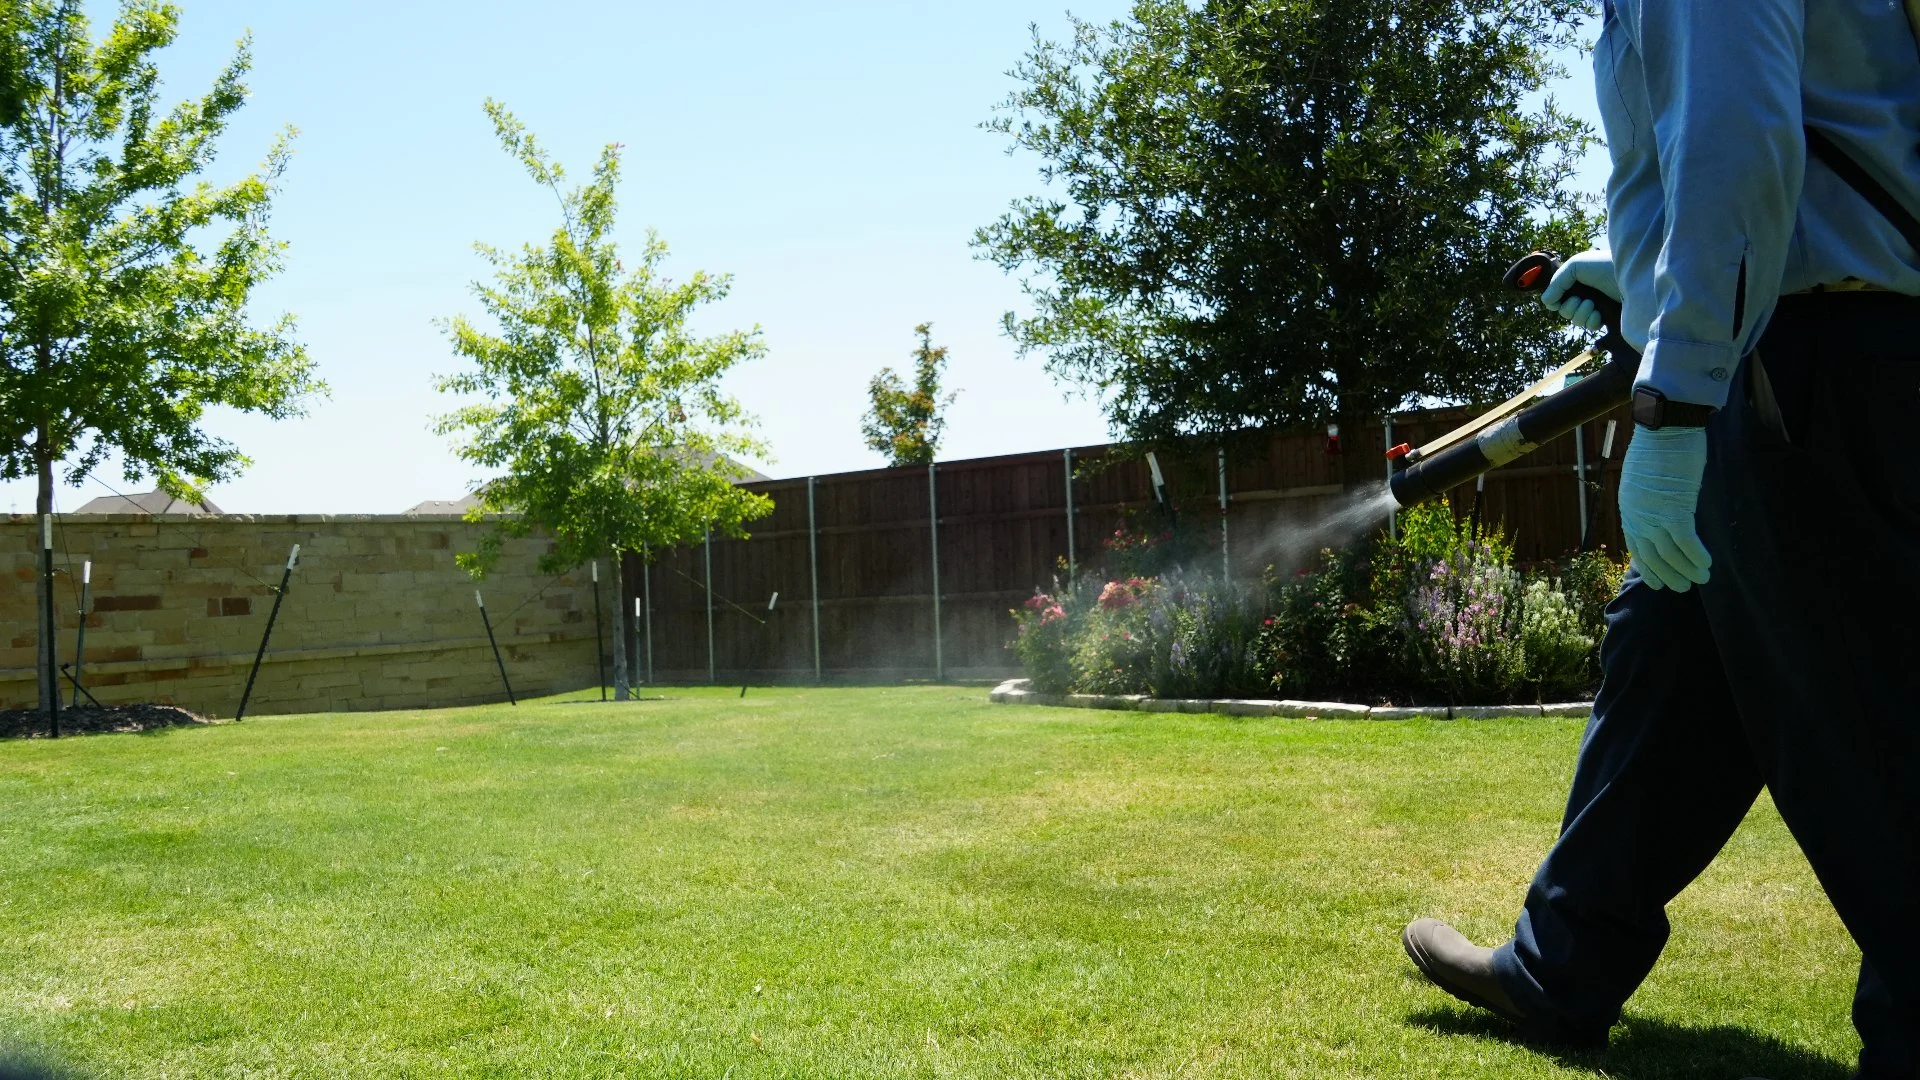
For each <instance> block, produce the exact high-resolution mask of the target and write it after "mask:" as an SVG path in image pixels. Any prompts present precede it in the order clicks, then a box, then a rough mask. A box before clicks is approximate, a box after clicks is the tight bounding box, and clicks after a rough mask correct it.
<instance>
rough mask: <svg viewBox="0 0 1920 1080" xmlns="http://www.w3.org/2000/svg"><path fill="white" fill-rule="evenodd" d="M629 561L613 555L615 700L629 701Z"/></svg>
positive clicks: (618, 555) (615, 554)
mask: <svg viewBox="0 0 1920 1080" xmlns="http://www.w3.org/2000/svg"><path fill="white" fill-rule="evenodd" d="M626 563H627V560H626V558H625V557H624V556H623V555H622V554H621V553H620V552H618V551H616V552H614V553H613V700H615V701H627V700H630V699H631V697H632V695H631V693H630V692H629V689H628V688H629V687H630V686H631V685H632V684H631V683H630V682H629V681H628V679H627V572H626V571H627V566H626Z"/></svg>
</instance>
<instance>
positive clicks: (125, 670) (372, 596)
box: [0, 514, 617, 716]
mask: <svg viewBox="0 0 1920 1080" xmlns="http://www.w3.org/2000/svg"><path fill="white" fill-rule="evenodd" d="M485 528H487V526H485V525H484V524H475V523H470V522H466V521H464V520H461V519H459V518H445V517H441V518H433V517H375V516H317V515H297V516H273V517H268V516H250V515H237V514H236V515H222V516H218V517H191V518H189V517H147V516H143V515H98V516H75V517H64V518H61V519H59V520H58V522H57V524H56V526H55V532H54V565H55V569H56V574H57V576H56V578H55V585H54V589H55V593H54V595H55V603H56V607H57V609H58V612H59V617H60V627H61V631H60V640H59V649H60V659H61V661H62V662H63V663H65V662H71V661H72V659H73V656H72V652H73V647H74V635H75V631H76V629H77V628H78V602H79V581H80V569H81V564H82V562H84V561H86V560H92V562H93V605H92V608H91V612H90V614H89V615H88V619H87V641H86V653H87V655H86V660H85V666H84V681H85V683H86V686H87V689H88V690H90V691H91V692H92V693H93V694H94V696H96V697H98V698H99V699H100V700H101V701H102V702H103V703H105V704H109V705H111V704H121V703H133V702H162V703H168V704H176V705H180V706H182V707H185V708H188V709H191V710H193V711H194V712H198V713H202V714H206V715H212V716H231V715H233V712H234V709H235V708H236V707H237V706H238V705H239V702H240V694H241V690H242V687H243V685H244V684H245V681H246V678H247V670H248V667H249V666H250V665H251V664H252V662H253V657H254V652H255V650H256V649H257V648H258V647H259V644H260V635H261V631H262V630H264V629H265V627H266V622H267V616H268V612H270V611H271V610H272V608H273V599H274V588H275V587H276V586H277V585H278V584H279V582H280V575H281V570H282V568H283V567H284V565H285V563H286V559H287V552H288V550H289V549H290V548H291V547H292V546H293V545H294V544H299V545H300V565H299V567H298V568H297V569H296V570H295V571H294V574H293V583H292V586H291V588H290V589H289V590H288V595H287V599H286V602H285V604H284V606H283V607H282V609H281V613H280V619H279V622H278V623H277V624H276V625H275V627H274V632H273V640H272V644H271V646H270V647H269V650H268V653H267V658H266V662H265V663H264V664H263V666H262V667H261V671H260V677H259V681H258V682H257V683H256V684H255V687H254V691H253V700H252V702H251V703H250V704H249V705H248V708H247V711H248V713H249V714H264V713H289V712H319V711H335V710H358V709H399V708H425V707H438V706H448V705H465V704H474V703H480V702H489V701H502V700H504V699H505V692H504V691H503V690H502V688H501V686H500V676H499V672H498V670H497V669H496V668H495V666H494V660H493V654H492V652H491V650H490V649H489V648H488V646H487V638H486V630H485V628H484V627H483V626H482V624H481V621H480V612H479V611H478V609H477V608H476V607H475V605H474V597H473V593H474V589H475V587H476V583H475V582H474V581H473V579H472V578H471V577H469V576H468V575H467V573H466V572H465V571H463V570H461V569H460V568H459V567H458V566H456V565H455V564H454V556H455V554H456V553H458V552H461V551H471V550H474V548H475V547H476V546H477V545H478V542H479V538H480V535H481V532H482V530H484V529H485ZM39 542H40V532H39V527H38V524H37V522H36V520H35V519H34V518H32V517H30V516H27V515H10V516H8V517H6V518H0V575H4V577H0V707H9V708H12V707H27V706H31V705H32V704H33V703H34V701H35V698H36V689H35V682H34V679H35V671H34V665H35V650H36V639H35V634H36V627H37V626H38V620H37V619H36V618H35V615H34V596H35V590H34V578H35V575H36V574H37V573H38V565H39V551H38V545H39ZM547 549H548V543H547V541H545V540H542V539H539V538H528V539H521V540H510V541H508V542H507V545H506V549H505V552H504V554H503V557H502V559H501V561H500V564H499V566H498V568H497V569H495V570H494V571H493V572H492V573H490V574H489V575H488V577H487V579H486V581H485V582H482V583H480V584H479V587H480V588H481V589H483V590H484V592H485V594H486V598H487V610H488V613H489V614H490V615H492V617H493V620H494V633H495V634H496V635H497V636H498V637H499V639H500V647H501V650H502V653H503V654H504V656H505V658H506V664H507V672H508V674H509V676H511V677H512V680H513V689H514V692H515V694H517V695H523V696H534V695H539V694H547V693H555V692H559V691H563V690H571V689H578V688H580V687H585V686H591V685H593V683H594V679H595V663H594V628H593V621H592V620H593V593H592V589H593V585H592V579H591V576H590V574H589V573H588V572H587V570H586V568H584V567H583V568H581V569H580V570H579V571H577V572H574V573H572V574H568V575H563V576H561V577H557V578H555V577H549V576H547V575H543V574H541V573H540V572H539V569H538V566H537V563H538V561H539V557H540V556H541V555H542V554H543V553H544V552H545V551H546V550H547ZM613 602H617V601H616V599H615V598H614V597H613V596H612V595H611V592H610V591H609V594H608V595H607V596H606V597H604V598H603V607H604V605H605V604H610V603H613ZM608 648H609V650H610V649H611V642H610V640H609V645H608ZM609 670H610V669H609ZM62 685H63V695H66V696H70V694H71V684H67V683H65V682H64V681H63V684H62ZM63 699H64V697H63Z"/></svg>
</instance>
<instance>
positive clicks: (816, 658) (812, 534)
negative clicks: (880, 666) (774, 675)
mask: <svg viewBox="0 0 1920 1080" xmlns="http://www.w3.org/2000/svg"><path fill="white" fill-rule="evenodd" d="M814 486H815V485H814V478H813V477H811V476H809V477H807V574H808V576H809V577H810V578H811V579H812V581H813V587H812V589H811V590H810V591H809V594H808V595H810V596H811V597H812V598H813V681H814V682H820V681H821V680H822V673H821V668H820V525H819V521H818V519H817V518H816V517H815V516H814V499H813V490H814Z"/></svg>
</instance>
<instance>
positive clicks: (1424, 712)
mask: <svg viewBox="0 0 1920 1080" xmlns="http://www.w3.org/2000/svg"><path fill="white" fill-rule="evenodd" d="M987 698H988V700H989V701H991V702H993V703H994V704H995V705H1039V706H1046V707H1050V708H1065V709H1106V710H1112V711H1120V712H1182V713H1214V714H1218V715H1223V716H1284V717H1289V718H1292V719H1300V720H1415V719H1433V720H1513V719H1540V718H1546V717H1552V718H1567V719H1585V718H1587V717H1590V716H1592V715H1593V703H1592V702H1586V701H1571V702H1565V703H1562V704H1557V705H1446V706H1441V705H1426V706H1415V707H1411V708H1396V707H1391V706H1378V707H1375V706H1369V705H1349V704H1346V703H1344V702H1338V701H1291V700H1285V701H1275V700H1269V699H1265V698H1154V697H1147V696H1144V695H1140V694H1042V693H1037V692H1036V691H1035V690H1034V689H1033V680H1031V679H1008V680H1007V681H1006V682H1003V683H1001V684H1000V685H999V686H997V687H995V688H994V690H993V692H992V693H991V694H989V695H987Z"/></svg>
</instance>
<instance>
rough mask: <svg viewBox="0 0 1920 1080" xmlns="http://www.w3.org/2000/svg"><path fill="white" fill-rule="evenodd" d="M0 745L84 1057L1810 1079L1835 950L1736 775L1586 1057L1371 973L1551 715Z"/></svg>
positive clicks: (1485, 820) (4, 833)
mask: <svg viewBox="0 0 1920 1080" xmlns="http://www.w3.org/2000/svg"><path fill="white" fill-rule="evenodd" d="M737 694H738V691H737V690H732V691H728V690H717V691H706V690H671V691H666V692H665V694H664V696H665V697H666V698H667V699H668V700H664V701H646V702H639V703H631V704H623V705H611V704H601V703H599V702H597V701H592V702H587V701H547V702H535V703H528V704H525V705H523V706H521V707H519V708H508V707H489V708H477V709H456V710H445V711H435V712H414V713H385V714H330V715H318V716H297V717H263V718H260V719H258V720H251V721H248V722H247V723H246V724H243V725H237V726H235V725H223V726H218V727H213V728H204V729H183V730H174V731H169V732H165V733H161V734H155V735H147V736H112V737H98V738H86V739H72V740H63V741H61V742H59V743H50V742H44V741H36V742H13V743H6V744H0V798H3V799H4V803H5V805H6V806H7V807H8V813H7V814H6V816H5V819H4V821H0V881H4V883H5V884H4V886H3V887H0V915H3V916H4V918H5V921H6V925H7V927H8V932H7V933H6V934H5V935H0V1032H3V1033H4V1036H5V1040H6V1045H8V1046H11V1047H15V1048H20V1049H24V1050H31V1051H35V1052H38V1053H40V1054H42V1055H43V1056H45V1057H47V1058H49V1059H52V1060H56V1061H59V1062H63V1063H65V1064H67V1065H69V1066H71V1067H72V1068H74V1069H76V1070H78V1071H81V1072H90V1073H94V1074H97V1075H100V1076H179V1077H189V1076H192V1077H198V1076H209V1077H212V1076H316V1077H317V1076H338V1075H368V1076H372V1075H380V1076H554V1077H574V1076H577V1077H595V1076H649V1077H652V1076H666V1077H713V1078H715V1080H719V1078H722V1077H823V1078H824V1077H1035V1078H1039V1077H1189V1076H1193V1077H1197V1076H1205V1077H1292V1076H1297V1077H1385V1076H1422V1077H1424V1076H1431V1077H1478V1076H1486V1077H1507V1076H1513V1077H1559V1076H1587V1077H1591V1076H1597V1075H1603V1074H1604V1075H1607V1076H1626V1077H1660V1076H1674V1077H1680V1076H1686V1077H1696V1076H1721V1075H1723V1076H1726V1077H1729V1078H1735V1077H1739V1076H1742V1075H1745V1074H1746V1073H1749V1072H1758V1073H1762V1074H1771V1075H1775V1076H1781V1077H1785V1076H1811V1077H1817V1078H1825V1077H1833V1078H1835V1080H1839V1078H1843V1077H1845V1076H1847V1075H1848V1072H1849V1070H1848V1068H1847V1062H1848V1061H1849V1060H1850V1058H1851V1056H1852V1054H1853V1053H1854V1052H1855V1050H1856V1048H1857V1044H1856V1042H1855V1040H1854V1037H1853V1034H1852V1031H1851V1029H1850V1027H1849V1026H1848V1023H1847V1006H1848V1001H1849V997H1850V994H1851V987H1852V980H1853V968H1854V965H1855V964H1856V963H1857V955H1856V954H1855V953H1854V951H1853V949H1852V946H1851V944H1850V943H1849V942H1848V940H1847V938H1846V935H1845V933H1844V931H1843V930H1842V929H1841V927H1840V926H1839V924H1838V922H1837V920H1836V919H1834V917H1833V916H1832V914H1831V912H1830V910H1829V909H1828V906H1827V904H1826V900H1825V897H1824V895H1823V894H1822V893H1821V891H1820V889H1819V887H1818V885H1817V883H1816V882H1815V881H1814V880H1813V878H1812V875H1811V874H1810V872H1809V871H1808V870H1807V868H1806V866H1805V862H1804V860H1803V859H1802V858H1801V856H1800V855H1799V853H1798V851H1797V850H1796V849H1795V848H1794V846H1793V843H1792V841H1791V838H1790V837H1789V836H1788V835H1787V833H1786V830H1785V829H1784V827H1783V826H1782V824H1781V823H1780V821H1779V818H1778V816H1777V815H1776V814H1775V813H1774V811H1773V810H1772V808H1771V806H1770V804H1768V803H1766V802H1765V800H1762V803H1761V805H1760V806H1759V807H1757V808H1756V810H1755V812H1754V814H1753V815H1752V816H1751V818H1750V820H1749V821H1748V822H1747V824H1746V825H1745V826H1744V827H1743V829H1742V831H1741V832H1740V834H1739V835H1738V836H1737V837H1736V838H1735V840H1734V842H1733V843H1732V844H1731V845H1730V846H1729V849H1728V851H1727V852H1726V853H1724V854H1723V856H1722V858H1721V860H1720V861H1719V862H1718V863H1717V864H1716V865H1715V867H1714V868H1713V870H1712V871H1711V872H1710V873H1709V874H1708V875H1707V877H1706V878H1704V879H1703V880H1702V881H1701V882H1699V883H1697V884H1696V885H1695V886H1694V888H1693V889H1691V890H1689V892H1688V893H1687V894H1686V895H1685V896H1683V897H1682V898H1681V899H1680V901H1679V902H1678V903H1677V904H1676V905H1675V906H1674V910H1673V917H1674V924H1675V935H1674V940H1673V942H1672V944H1671V945H1670V946H1669V949H1668V953H1667V956H1666V957H1665V958H1664V959H1663V961H1662V963H1661V965H1660V967H1659V968H1657V969H1656V971H1655V973H1654V976H1653V978H1652V979H1651V980H1650V981H1649V984H1648V986H1647V987H1646V988H1645V989H1644V990H1643V991H1642V993H1641V994H1640V995H1639V996H1638V997H1636V998H1635V1000H1634V1001H1633V1002H1632V1003H1631V1005H1630V1007H1629V1010H1628V1020H1627V1023H1626V1024H1625V1025H1624V1026H1623V1027H1622V1028H1621V1029H1619V1031H1618V1032H1617V1033H1616V1040H1615V1044H1616V1045H1615V1049H1614V1051H1613V1052H1611V1053H1610V1054H1606V1055H1583V1056H1554V1055H1551V1054H1544V1053H1542V1052H1540V1051H1537V1050H1534V1049H1529V1048H1526V1047H1522V1046H1518V1045H1515V1044H1513V1043H1511V1042H1509V1041H1507V1040H1505V1039H1503V1038H1501V1037H1500V1032H1499V1029H1498V1027H1497V1025H1494V1024H1491V1023H1488V1022H1486V1021H1484V1020H1483V1019H1481V1018H1479V1017H1476V1016H1474V1015H1473V1014H1472V1013H1471V1012H1470V1011H1469V1010H1465V1009H1463V1008H1459V1007H1456V1006H1455V1005H1454V1004H1453V1003H1452V1002H1451V1000H1450V999H1448V998H1445V997H1444V996H1443V995H1440V994H1438V993H1437V992H1435V991H1433V990H1432V989H1431V988H1429V987H1427V986H1425V985H1423V984H1422V983H1420V982H1419V981H1418V980H1417V979H1416V978H1414V977H1413V976H1412V975H1411V974H1410V971H1409V969H1408V967H1407V965H1406V963H1405V961H1404V958H1403V957H1402V956H1401V955H1400V952H1399V944H1398V932H1399V929H1400V927H1401V926H1402V925H1404V923H1405V922H1407V921H1408V920H1410V919H1412V918H1416V917H1419V916H1422V915H1437V916H1441V917H1446V918H1450V919H1453V920H1455V921H1456V922H1457V923H1458V924H1459V925H1461V926H1462V927H1463V929H1466V930H1468V932H1470V933H1472V934H1474V935H1477V936H1478V937H1479V938H1480V939H1482V940H1485V941H1488V942H1489V943H1491V942H1493V941H1495V940H1498V939H1499V938H1500V937H1502V936H1504V935H1505V934H1506V933H1507V932H1508V930H1509V929H1510V927H1511V921H1512V917H1513V914H1514V911H1515V909H1516V905H1517V904H1518V902H1519V900H1520V897H1521V895H1522V894H1523V892H1524V889H1525V886H1526V882H1527V880H1528V878H1529V877H1530V875H1531V873H1532V871H1533V868H1534V866H1535V864H1536V863H1537V861H1538V859H1539V857H1540V855H1541V854H1542V853H1543V852H1544V850H1545V849H1546V846H1547V845H1548V844H1550V843H1551V842H1552V839H1553V836H1554V834H1555V831H1556V829H1557V827H1558V819H1559V815H1560V811H1561V805H1562V802H1563V800H1564V798H1565V790H1566V785H1567V780H1568V778H1569V776H1570V775H1571V771H1572V766H1573V759H1574V755H1575V753H1576V751H1577V749H1578V744H1579V738H1580V731H1581V727H1580V725H1579V724H1578V723H1576V722H1565V721H1539V720H1535V721H1514V722H1473V723H1439V722H1412V723H1366V722H1360V723H1316V722H1304V721H1285V720H1271V719H1261V720H1251V719H1230V718H1224V717H1212V716H1187V715H1178V714H1128V713H1096V712H1083V711H1065V710H1048V709H1009V708H995V707H992V706H989V705H987V704H986V703H985V700H984V698H985V694H984V692H983V691H981V690H978V689H975V688H949V687H919V688H904V689H844V690H843V689H832V690H755V691H753V692H751V693H750V694H749V695H748V696H747V697H746V698H745V699H741V698H739V697H738V696H737Z"/></svg>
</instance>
